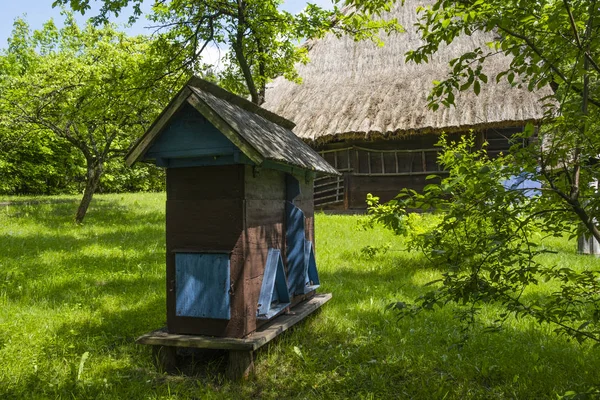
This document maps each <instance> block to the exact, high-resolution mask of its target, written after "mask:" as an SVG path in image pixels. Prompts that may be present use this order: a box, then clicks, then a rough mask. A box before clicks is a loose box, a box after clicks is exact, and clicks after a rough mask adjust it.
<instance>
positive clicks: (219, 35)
mask: <svg viewBox="0 0 600 400" xmlns="http://www.w3.org/2000/svg"><path fill="white" fill-rule="evenodd" d="M339 2H340V1H339V0H336V1H335V4H336V5H335V6H334V8H333V10H325V9H323V8H321V7H318V6H316V5H315V4H308V5H307V6H306V8H305V9H304V10H303V11H302V12H301V13H299V14H297V15H292V14H290V13H288V12H286V11H282V10H280V9H279V6H280V5H281V3H282V1H281V0H227V1H221V0H201V1H190V0H176V1H171V2H163V1H154V3H153V7H152V13H151V14H150V15H149V16H148V18H149V19H150V20H151V21H153V22H155V23H156V26H155V27H154V28H155V30H156V31H157V32H159V33H160V35H159V38H158V41H157V48H158V49H160V50H159V51H160V52H167V53H169V54H175V55H177V56H178V57H180V56H183V58H184V60H185V61H184V62H183V63H179V62H173V63H171V67H172V68H171V69H172V71H171V72H175V71H179V70H180V69H181V68H185V69H196V68H202V67H203V66H204V67H209V66H207V65H203V61H204V60H203V59H202V57H203V56H204V52H205V50H206V49H207V47H209V46H216V47H221V48H222V50H223V52H224V54H225V56H224V62H225V64H226V65H225V68H224V69H223V70H222V71H220V72H218V80H219V82H220V84H221V85H222V86H223V87H225V88H226V89H228V90H231V91H233V92H235V93H238V94H243V95H250V97H251V98H252V101H253V102H254V103H257V104H261V103H262V102H263V101H264V95H265V86H266V83H267V82H269V81H270V80H271V79H273V78H275V77H277V76H284V77H286V78H287V79H290V80H295V81H299V77H298V75H297V73H296V69H295V65H296V64H297V63H299V62H306V61H307V58H306V51H307V49H306V48H305V47H302V46H299V43H300V41H301V40H304V39H307V38H309V39H310V38H318V37H322V36H323V35H325V34H326V33H327V32H334V33H336V34H338V35H341V34H342V33H350V34H352V35H354V37H355V38H356V39H357V40H362V39H375V40H378V41H380V40H379V35H380V33H381V32H380V31H382V30H383V32H391V31H397V30H400V29H401V28H400V26H399V25H398V24H397V22H396V21H395V20H392V21H382V20H379V19H378V18H377V17H378V16H379V15H380V13H381V11H382V10H386V9H389V6H390V3H391V2H390V1H389V0H387V1H379V0H378V1H351V2H347V3H348V4H350V5H354V6H355V7H354V9H352V10H348V9H344V10H343V9H341V8H339V7H338V6H337V4H338V3H339ZM102 3H103V6H102V8H101V10H100V13H99V15H97V16H95V17H94V18H93V21H94V22H96V23H104V22H107V21H108V20H109V18H110V14H111V13H114V14H117V15H118V13H119V12H121V11H122V10H123V8H124V7H126V6H128V5H129V4H132V5H133V8H134V12H133V15H132V16H131V18H132V19H136V18H138V17H139V16H140V15H141V12H140V5H141V3H142V0H132V1H129V0H103V1H102ZM67 4H68V5H70V6H71V8H72V9H73V10H75V11H79V12H82V13H83V12H85V11H86V10H88V9H89V8H90V6H89V0H56V1H55V2H54V5H55V6H56V5H67ZM213 72H214V71H213Z"/></svg>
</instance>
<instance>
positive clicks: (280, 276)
mask: <svg viewBox="0 0 600 400" xmlns="http://www.w3.org/2000/svg"><path fill="white" fill-rule="evenodd" d="M289 305H290V294H289V292H288V288H287V284H286V279H285V271H284V269H283V261H282V259H281V252H280V251H279V250H277V249H269V255H268V257H267V263H266V265H265V272H264V274H263V281H262V286H261V289H260V295H259V298H258V311H257V316H258V317H259V319H271V318H273V317H274V316H276V315H277V314H279V313H280V312H281V311H283V310H284V309H285V308H286V307H287V306H289Z"/></svg>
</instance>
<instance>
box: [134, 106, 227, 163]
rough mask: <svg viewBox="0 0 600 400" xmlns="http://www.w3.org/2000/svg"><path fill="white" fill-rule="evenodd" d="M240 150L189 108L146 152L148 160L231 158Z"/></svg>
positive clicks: (176, 117)
mask: <svg viewBox="0 0 600 400" xmlns="http://www.w3.org/2000/svg"><path fill="white" fill-rule="evenodd" d="M236 149H237V147H235V145H234V144H233V143H232V142H231V141H230V140H229V139H227V138H226V137H225V136H224V135H223V134H222V133H221V132H220V131H219V130H218V129H217V128H215V127H214V126H213V125H212V124H211V123H210V122H208V121H207V120H206V119H205V118H204V117H203V116H202V115H201V114H200V113H199V112H198V111H196V110H195V109H194V108H192V107H191V106H189V105H186V106H184V107H183V108H182V109H181V110H180V111H179V112H177V114H176V115H175V116H174V117H173V118H172V119H171V122H169V124H168V125H167V126H166V127H165V128H164V130H163V131H162V132H161V133H160V135H159V137H158V138H157V139H156V141H155V142H154V143H153V144H152V146H151V147H150V149H148V152H147V153H146V155H145V157H144V158H146V159H158V158H165V159H167V158H187V157H199V156H209V155H231V154H233V153H234V151H235V150H236Z"/></svg>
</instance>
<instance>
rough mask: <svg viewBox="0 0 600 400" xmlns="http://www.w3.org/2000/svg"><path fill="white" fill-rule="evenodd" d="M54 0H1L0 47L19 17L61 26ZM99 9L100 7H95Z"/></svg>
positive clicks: (34, 24)
mask: <svg viewBox="0 0 600 400" xmlns="http://www.w3.org/2000/svg"><path fill="white" fill-rule="evenodd" d="M95 1H97V0H91V2H90V3H91V4H92V10H90V11H89V13H86V15H85V16H80V15H77V19H78V21H79V22H80V23H82V22H83V21H85V19H87V18H88V17H91V16H93V15H95V14H94V6H93V3H94V2H95ZM151 2H152V0H145V3H146V4H148V5H149V4H150V3H151ZM310 2H311V3H314V4H318V5H320V6H322V7H327V6H330V5H331V0H312V1H310ZM52 3H53V0H0V48H5V47H6V46H7V45H8V43H7V39H8V38H9V37H10V35H11V32H12V25H13V22H14V20H15V18H17V17H22V16H25V20H26V21H27V22H28V23H29V25H30V27H31V28H32V29H39V28H41V27H42V25H43V24H44V22H46V21H48V20H49V19H50V18H53V19H54V22H55V23H56V25H57V26H61V24H60V22H61V21H62V17H61V15H60V9H59V8H52ZM306 3H307V1H305V0H285V1H284V4H283V6H282V8H283V9H284V10H286V11H289V12H291V13H297V12H298V11H301V10H302V9H303V8H304V6H305V5H306ZM95 9H96V10H97V9H98V7H95ZM146 10H147V11H149V6H146ZM124 14H126V15H121V16H120V17H119V18H118V19H116V20H114V22H117V23H125V22H126V21H127V18H128V16H129V14H128V13H124ZM149 25H150V23H149V22H148V21H146V20H145V19H142V20H139V21H138V22H137V23H136V24H135V25H133V26H132V27H130V28H126V29H125V31H126V32H127V33H129V34H130V35H135V34H140V33H151V31H150V30H149V29H147V27H148V26H149Z"/></svg>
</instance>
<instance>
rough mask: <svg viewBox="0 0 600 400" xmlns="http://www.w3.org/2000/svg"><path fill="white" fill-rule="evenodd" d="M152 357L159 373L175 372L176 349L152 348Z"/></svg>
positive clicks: (166, 347) (171, 347) (165, 347)
mask: <svg viewBox="0 0 600 400" xmlns="http://www.w3.org/2000/svg"><path fill="white" fill-rule="evenodd" d="M152 357H153V358H154V364H155V365H156V367H157V368H158V370H159V371H160V372H175V371H177V347H173V346H152Z"/></svg>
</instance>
